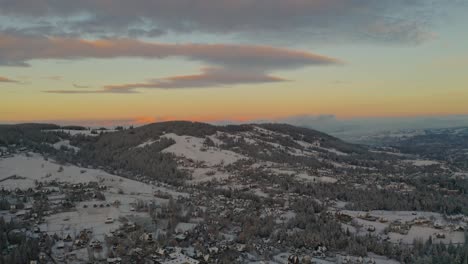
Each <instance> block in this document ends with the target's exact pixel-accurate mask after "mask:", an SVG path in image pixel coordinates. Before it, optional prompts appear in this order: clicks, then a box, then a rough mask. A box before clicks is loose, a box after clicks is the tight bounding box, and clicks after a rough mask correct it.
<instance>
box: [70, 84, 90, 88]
mask: <svg viewBox="0 0 468 264" xmlns="http://www.w3.org/2000/svg"><path fill="white" fill-rule="evenodd" d="M73 87H75V88H89V86H87V85H79V84H76V83H74V84H73Z"/></svg>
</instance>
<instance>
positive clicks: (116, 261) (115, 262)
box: [107, 258, 122, 264]
mask: <svg viewBox="0 0 468 264" xmlns="http://www.w3.org/2000/svg"><path fill="white" fill-rule="evenodd" d="M121 262H122V259H121V258H107V263H108V264H120V263H121Z"/></svg>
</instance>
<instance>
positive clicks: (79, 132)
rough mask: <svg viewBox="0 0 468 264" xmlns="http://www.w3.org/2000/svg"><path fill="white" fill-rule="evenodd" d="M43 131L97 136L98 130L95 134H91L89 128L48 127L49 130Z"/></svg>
mask: <svg viewBox="0 0 468 264" xmlns="http://www.w3.org/2000/svg"><path fill="white" fill-rule="evenodd" d="M43 131H44V132H63V133H67V134H70V135H72V136H76V135H83V136H92V137H95V136H99V132H100V131H99V132H98V133H97V134H92V133H91V130H72V129H50V130H43ZM103 132H109V130H103Z"/></svg>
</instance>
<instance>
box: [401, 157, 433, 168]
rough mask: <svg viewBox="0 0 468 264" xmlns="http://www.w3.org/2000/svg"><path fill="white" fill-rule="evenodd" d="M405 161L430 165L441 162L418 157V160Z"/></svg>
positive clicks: (416, 164) (415, 164)
mask: <svg viewBox="0 0 468 264" xmlns="http://www.w3.org/2000/svg"><path fill="white" fill-rule="evenodd" d="M404 162H407V163H410V164H413V165H414V166H430V165H437V164H440V162H438V161H434V160H421V159H417V160H404Z"/></svg>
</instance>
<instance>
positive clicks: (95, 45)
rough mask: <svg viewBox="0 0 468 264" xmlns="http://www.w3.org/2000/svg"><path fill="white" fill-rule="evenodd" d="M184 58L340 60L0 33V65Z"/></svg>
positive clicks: (239, 48) (280, 51)
mask: <svg viewBox="0 0 468 264" xmlns="http://www.w3.org/2000/svg"><path fill="white" fill-rule="evenodd" d="M118 57H139V58H154V59H162V58H167V57H183V58H186V59H188V60H194V61H200V62H205V63H208V64H215V65H222V66H230V67H245V66H246V65H248V66H249V67H250V68H253V69H255V68H260V69H269V70H272V69H285V68H299V67H304V66H307V65H327V64H336V63H339V60H337V59H334V58H330V57H326V56H322V55H317V54H313V53H310V52H306V51H298V50H292V49H285V48H275V47H271V46H262V45H231V44H166V43H157V42H144V41H139V40H133V39H100V40H85V39H79V38H59V37H31V36H25V35H14V34H1V33H0V65H6V66H9V65H23V66H26V65H27V62H28V61H30V60H34V59H63V60H71V59H82V58H118Z"/></svg>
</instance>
